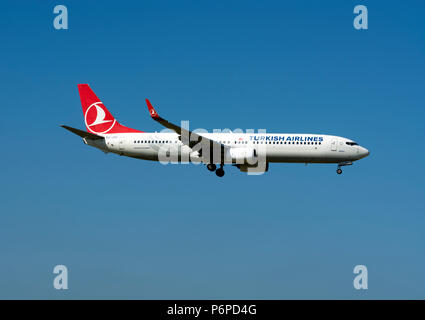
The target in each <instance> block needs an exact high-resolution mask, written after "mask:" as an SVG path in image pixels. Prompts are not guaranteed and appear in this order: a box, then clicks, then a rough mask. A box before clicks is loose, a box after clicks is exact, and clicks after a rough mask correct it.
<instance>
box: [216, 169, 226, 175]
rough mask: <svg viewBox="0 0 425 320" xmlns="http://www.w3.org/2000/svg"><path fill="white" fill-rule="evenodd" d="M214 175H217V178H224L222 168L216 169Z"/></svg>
mask: <svg viewBox="0 0 425 320" xmlns="http://www.w3.org/2000/svg"><path fill="white" fill-rule="evenodd" d="M215 174H216V175H217V177H222V176H224V170H223V168H218V169H217V170H216V171H215Z"/></svg>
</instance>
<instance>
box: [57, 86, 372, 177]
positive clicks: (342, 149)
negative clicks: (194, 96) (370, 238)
mask: <svg viewBox="0 0 425 320" xmlns="http://www.w3.org/2000/svg"><path fill="white" fill-rule="evenodd" d="M78 91H79V95H80V100H81V106H82V108H83V115H84V121H85V125H86V131H84V130H80V129H76V128H72V127H69V126H66V125H61V127H63V128H65V129H67V130H69V131H70V132H72V133H74V134H76V135H78V136H80V137H81V138H83V142H84V143H85V144H87V145H89V146H92V147H95V148H98V149H100V150H102V151H103V152H105V153H109V152H111V153H115V154H118V155H121V156H127V157H132V158H136V159H142V160H151V161H160V162H163V161H164V162H166V160H169V162H172V163H183V162H200V163H202V164H205V165H206V167H207V169H208V170H209V171H212V172H215V174H216V175H217V176H218V177H223V176H224V165H225V164H229V165H233V166H235V167H237V168H238V169H239V170H240V171H241V172H247V173H248V174H262V173H264V172H266V171H268V169H269V163H305V164H306V165H307V164H309V163H334V164H337V170H336V172H337V174H341V173H342V169H341V167H343V166H349V165H352V164H353V162H354V161H357V160H360V159H363V158H365V157H367V156H368V155H369V151H368V150H367V149H366V148H364V147H362V146H360V145H359V144H358V143H356V142H354V141H353V140H351V139H347V138H344V137H339V136H333V135H325V134H292V133H279V134H274V133H239V132H220V133H207V132H204V133H198V132H195V131H197V130H195V131H191V130H189V128H185V127H182V126H178V125H175V124H173V123H171V122H168V121H167V120H165V119H164V118H162V117H160V116H159V115H158V113H157V111H156V110H155V108H154V107H153V106H152V104H151V103H150V101H149V100H148V99H146V104H147V107H148V110H149V114H150V116H151V117H152V119H153V120H155V121H156V122H158V123H160V124H161V125H162V126H164V127H165V128H167V129H168V130H167V131H168V132H159V133H158V132H143V131H139V130H136V129H132V128H128V127H126V126H123V125H121V124H120V123H119V122H118V121H117V119H115V118H114V117H113V116H112V114H111V113H110V112H109V111H108V109H107V108H106V107H105V105H104V104H103V102H102V101H101V100H100V99H99V98H98V97H97V96H96V94H95V93H94V92H93V91H92V89H91V88H90V86H89V85H88V84H78ZM170 159H171V160H170ZM218 166H219V167H218Z"/></svg>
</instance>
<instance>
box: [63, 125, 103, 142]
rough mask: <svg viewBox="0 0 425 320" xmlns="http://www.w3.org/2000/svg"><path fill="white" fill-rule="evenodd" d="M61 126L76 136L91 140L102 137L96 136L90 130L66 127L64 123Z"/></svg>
mask: <svg viewBox="0 0 425 320" xmlns="http://www.w3.org/2000/svg"><path fill="white" fill-rule="evenodd" d="M61 127H62V128H65V129H66V130H69V131H71V132H72V133H75V134H76V135H77V136H80V137H81V138H87V139H92V140H98V139H104V138H103V137H101V136H98V135H97V134H94V133H91V132H87V131H83V130H80V129H76V128H72V127H68V126H64V125H61Z"/></svg>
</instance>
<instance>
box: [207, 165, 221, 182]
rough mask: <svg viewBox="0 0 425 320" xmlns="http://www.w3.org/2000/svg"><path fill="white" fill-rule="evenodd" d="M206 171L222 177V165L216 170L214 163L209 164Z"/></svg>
mask: <svg viewBox="0 0 425 320" xmlns="http://www.w3.org/2000/svg"><path fill="white" fill-rule="evenodd" d="M207 169H208V170H209V171H215V174H216V175H217V177H220V178H221V177H222V176H224V170H223V165H222V164H221V165H220V168H218V169H217V166H216V165H215V164H214V163H209V164H207Z"/></svg>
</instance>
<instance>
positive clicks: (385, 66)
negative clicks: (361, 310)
mask: <svg viewBox="0 0 425 320" xmlns="http://www.w3.org/2000/svg"><path fill="white" fill-rule="evenodd" d="M57 4H65V5H66V6H67V8H68V11H69V12H68V13H69V30H66V31H65V30H55V29H54V28H53V19H54V17H55V15H54V14H53V8H54V6H55V5H57ZM357 4H364V5H367V7H368V9H369V29H368V30H362V31H358V30H355V29H354V28H353V19H354V16H355V15H354V14H353V8H354V6H355V5H357ZM0 40H1V50H0V70H1V71H0V72H1V73H0V75H1V78H0V93H1V96H0V97H1V112H2V114H1V117H0V134H1V141H2V148H1V150H2V151H1V157H0V163H1V185H0V201H1V202H0V210H1V215H0V219H1V221H0V254H1V261H0V298H53V299H62V298H73V299H74V298H108V299H109V298H130V299H133V298H134V299H139V298H140V299H145V298H179V299H185V298H194V299H195V298H199V299H202V298H242V299H243V298H259V299H262V298H272V299H286V298H323V299H328V298H340V299H346V298H348V299H357V298H359V299H370V298H403V299H404V298H422V299H423V298H425V273H424V270H425V232H424V230H425V206H424V205H425V201H424V196H425V192H424V191H425V188H424V179H425V171H424V165H423V161H424V158H425V150H424V147H423V145H424V138H425V137H424V116H425V111H424V110H425V109H424V107H425V106H424V101H425V7H424V2H423V1H405V2H400V1H320V2H319V1H291V2H284V1H246V0H244V1H221V0H220V1H217V0H214V1H153V0H152V1H131V2H129V1H119V2H116V1H110V2H106V1H102V2H101V1H6V2H3V4H2V10H1V12H0ZM77 83H89V84H90V85H91V86H92V88H93V89H94V90H95V92H96V93H97V94H98V96H99V97H100V98H101V99H102V100H103V101H104V103H105V105H106V106H107V107H108V108H109V109H110V110H111V112H112V113H113V114H114V115H115V116H116V117H117V118H118V119H119V120H120V122H122V123H123V124H125V125H127V126H130V127H134V128H137V129H140V130H144V131H155V130H158V131H159V130H161V129H162V128H161V127H160V126H159V125H158V124H157V123H155V122H154V121H152V120H151V119H150V117H149V114H148V112H147V108H146V106H145V104H144V98H146V97H148V98H150V99H151V101H152V102H153V104H154V105H155V106H156V107H157V108H158V110H159V111H160V113H161V114H162V115H163V116H165V117H166V118H168V119H169V120H173V121H174V122H179V121H180V120H190V121H191V122H190V123H191V127H192V128H206V129H209V130H212V129H214V128H220V129H223V128H230V129H235V128H243V129H247V128H256V129H267V131H268V132H292V133H303V132H305V133H323V134H335V135H340V136H345V137H348V138H351V139H354V140H356V141H357V142H359V143H360V144H361V145H364V146H365V147H367V148H368V149H369V150H370V151H371V155H370V156H369V157H368V158H366V159H364V160H361V161H359V162H357V163H355V165H354V166H352V167H347V168H344V173H343V174H342V175H341V176H338V175H337V174H336V173H335V169H336V166H335V165H311V166H307V167H305V166H304V165H302V164H273V165H271V166H270V171H269V172H268V173H267V174H265V175H262V176H247V175H245V174H243V173H240V172H239V171H238V170H236V168H232V167H227V170H226V176H225V177H224V178H222V179H219V178H217V177H216V176H215V175H214V174H211V173H210V172H208V171H207V170H206V169H205V168H204V167H200V166H195V165H180V166H176V165H168V166H163V165H160V164H159V163H155V162H145V161H139V160H134V159H130V158H124V157H119V156H116V155H104V154H103V153H102V152H100V151H99V150H96V149H93V148H90V147H87V146H85V145H84V144H83V143H82V141H81V140H80V139H79V138H78V137H76V136H74V135H72V134H70V133H69V132H67V131H65V130H63V129H62V128H60V127H59V125H60V124H67V125H71V126H74V127H79V128H84V122H83V117H82V111H81V105H80V101H79V97H78V91H77V86H76V85H77ZM58 264H65V265H66V266H67V267H68V269H69V290H67V291H57V290H54V289H53V286H52V283H53V278H54V274H53V267H54V266H55V265H58ZM358 264H364V265H366V266H367V267H368V270H369V289H368V290H367V291H357V290H354V288H353V285H352V282H353V278H354V274H353V268H354V266H355V265H358Z"/></svg>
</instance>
